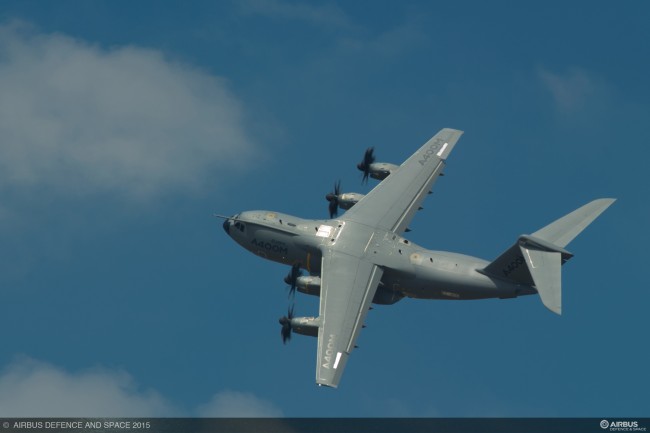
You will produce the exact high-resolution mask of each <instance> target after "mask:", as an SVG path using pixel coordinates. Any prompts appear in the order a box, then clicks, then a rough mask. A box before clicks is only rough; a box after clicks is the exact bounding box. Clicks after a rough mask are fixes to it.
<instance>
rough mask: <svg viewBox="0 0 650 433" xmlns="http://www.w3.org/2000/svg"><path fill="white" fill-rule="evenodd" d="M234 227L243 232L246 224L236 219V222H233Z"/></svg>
mask: <svg viewBox="0 0 650 433" xmlns="http://www.w3.org/2000/svg"><path fill="white" fill-rule="evenodd" d="M235 228H236V229H238V230H239V231H240V232H242V233H243V232H244V229H245V228H246V226H245V225H244V223H243V222H241V221H237V222H236V223H235Z"/></svg>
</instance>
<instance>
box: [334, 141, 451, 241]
mask: <svg viewBox="0 0 650 433" xmlns="http://www.w3.org/2000/svg"><path fill="white" fill-rule="evenodd" d="M462 134H463V131H459V130H457V129H450V128H445V129H442V130H440V132H438V133H437V134H436V135H434V136H433V137H432V138H431V139H430V140H429V141H427V142H426V143H425V144H424V145H423V146H422V147H421V148H420V149H419V150H418V151H417V152H415V153H414V154H413V155H411V157H410V158H409V159H407V160H406V161H404V163H403V164H402V165H401V166H400V167H399V169H397V170H396V171H395V172H394V173H392V174H391V175H390V176H388V177H387V178H386V179H385V180H383V181H382V182H381V183H380V184H379V185H377V186H376V187H375V188H374V189H373V190H372V191H370V193H368V194H367V195H366V196H365V197H363V198H362V199H361V200H359V202H358V203H357V204H355V205H354V207H352V209H350V210H348V211H347V212H346V213H345V215H343V218H342V219H344V220H350V221H355V222H359V223H361V224H365V225H368V226H371V227H373V228H379V229H384V230H388V231H392V232H394V233H399V234H401V233H402V232H404V230H406V228H407V226H408V225H409V223H410V222H411V220H412V219H413V216H414V215H415V213H416V212H417V210H418V209H419V208H420V205H421V204H422V202H423V201H424V199H425V197H426V196H427V194H428V193H429V191H431V187H432V186H433V184H434V182H435V181H436V179H437V178H438V175H439V174H440V173H441V172H442V169H443V168H444V166H445V160H446V159H447V156H449V153H450V152H451V151H452V149H453V148H454V146H455V145H456V142H457V141H458V139H459V138H460V136H461V135H462Z"/></svg>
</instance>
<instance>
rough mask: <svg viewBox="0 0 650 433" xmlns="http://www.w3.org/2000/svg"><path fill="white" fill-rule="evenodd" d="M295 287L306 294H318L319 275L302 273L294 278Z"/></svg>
mask: <svg viewBox="0 0 650 433" xmlns="http://www.w3.org/2000/svg"><path fill="white" fill-rule="evenodd" d="M296 288H297V289H298V291H299V292H301V293H306V294H307V295H314V296H318V295H320V277H312V276H311V275H307V276H305V275H302V276H300V277H298V278H297V279H296Z"/></svg>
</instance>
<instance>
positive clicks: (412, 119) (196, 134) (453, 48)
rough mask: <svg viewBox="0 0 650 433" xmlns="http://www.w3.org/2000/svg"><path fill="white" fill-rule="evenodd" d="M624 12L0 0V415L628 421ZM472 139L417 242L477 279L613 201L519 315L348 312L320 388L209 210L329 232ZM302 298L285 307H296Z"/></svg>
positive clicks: (635, 143)
mask: <svg viewBox="0 0 650 433" xmlns="http://www.w3.org/2000/svg"><path fill="white" fill-rule="evenodd" d="M649 14H650V6H648V4H647V3H644V2H626V3H624V4H620V3H614V2H595V3H594V2H591V3H584V2H576V3H572V4H566V2H551V3H545V4H544V5H542V4H536V5H530V4H523V3H522V4H521V5H519V4H513V3H512V2H489V3H486V2H471V1H470V2H447V3H438V4H436V3H432V2H400V3H399V4H397V3H395V2H376V3H373V6H372V7H369V5H368V4H367V3H362V2H338V3H337V2H329V1H328V2H308V3H299V2H294V1H284V0H250V1H241V2H234V1H233V2H227V1H226V2H201V1H197V2H192V3H191V4H189V6H188V5H181V3H179V2H149V1H141V2H121V1H106V2H101V1H93V2H82V1H78V2H75V1H61V2H47V3H43V2H36V1H4V2H3V3H2V5H1V6H0V137H1V138H0V305H1V306H2V314H0V336H1V337H0V342H1V344H0V416H16V415H32V416H52V415H55V416H84V415H85V416H160V415H168V416H234V415H263V416H292V417H302V416H326V417H328V416H361V417H366V416H558V417H572V416H579V417H612V416H620V417H622V416H626V417H630V416H649V415H650V412H649V409H650V408H649V406H648V399H647V389H648V386H649V385H650V376H649V375H648V369H647V366H648V365H650V352H649V351H648V344H647V341H646V340H647V333H648V324H649V322H648V315H647V311H648V308H649V307H650V305H649V303H650V290H649V287H648V283H647V276H646V273H645V270H646V267H647V264H646V259H647V257H648V253H647V251H646V249H645V246H646V245H648V243H649V242H650V236H649V230H648V228H647V221H648V220H649V219H650V204H649V203H650V201H649V200H648V197H649V196H650V194H649V193H650V188H649V185H650V182H648V181H647V179H646V177H647V173H648V170H647V166H648V163H647V161H648V157H649V156H650V153H649V152H648V143H650V130H649V129H648V120H649V119H650V87H649V85H648V80H647V77H648V75H649V74H648V69H649V62H650V59H649V58H648V56H647V41H648V40H649V38H650V30H649V28H648V26H647V22H648V17H649ZM443 127H452V128H458V129H462V130H464V131H465V135H464V136H463V137H462V139H461V141H460V142H459V144H458V145H457V146H456V148H455V150H454V153H453V154H452V155H451V157H450V158H449V160H448V167H447V169H446V174H447V175H446V176H445V177H444V178H442V179H441V180H440V181H439V182H438V183H437V184H436V187H435V191H434V194H433V195H432V196H431V197H429V199H428V200H427V202H426V203H425V209H424V210H423V211H422V212H420V213H419V214H418V215H417V217H416V219H415V220H414V222H413V224H412V228H413V232H412V233H410V234H409V235H410V238H411V239H412V240H413V241H414V242H416V243H418V244H420V245H423V246H425V247H428V248H431V249H435V250H446V251H455V252H461V253H465V254H470V255H474V256H478V257H481V258H485V259H492V258H494V257H496V256H497V255H498V254H499V253H500V252H502V251H503V250H504V249H506V248H508V247H509V246H510V245H511V243H512V242H513V241H514V240H515V239H516V237H517V236H518V235H519V234H522V233H531V232H533V231H535V230H537V229H539V228H540V227H542V226H544V225H546V224H547V223H549V222H551V221H553V220H554V219H556V218H558V217H560V216H562V215H564V214H565V213H567V212H569V211H571V210H573V209H575V208H577V207H579V206H581V205H582V204H584V203H587V202H588V201H590V200H592V199H595V198H600V197H615V198H617V199H618V201H617V202H616V203H615V204H614V205H613V206H612V207H611V208H610V209H608V210H607V211H606V212H605V213H604V214H603V215H602V216H601V217H600V218H599V219H598V220H596V221H595V222H594V223H593V225H592V226H590V227H589V228H588V229H587V230H585V232H583V233H582V234H581V235H580V236H579V237H578V238H577V239H576V240H575V241H574V242H573V243H571V244H570V245H569V250H570V251H572V252H573V253H574V254H575V257H574V258H573V259H572V260H571V261H570V262H569V263H568V264H567V265H566V266H565V267H564V268H563V269H564V272H563V286H564V308H563V311H564V314H563V316H562V317H557V316H555V315H554V314H552V313H550V312H549V311H547V310H546V309H545V308H544V307H543V306H542V304H541V302H540V301H539V299H538V298H537V297H534V296H530V297H525V298H520V299H514V300H501V301H499V300H488V301H475V302H443V301H415V300H408V299H406V300H404V301H401V302H399V303H397V304H395V305H393V306H388V307H386V306H378V307H376V308H375V309H374V310H373V311H371V313H370V314H369V316H368V319H367V325H368V327H367V329H365V330H364V332H363V333H362V335H361V337H360V339H359V342H358V344H359V345H360V349H359V350H357V351H355V353H354V355H353V356H352V357H351V359H350V362H349V363H348V366H347V369H346V373H345V376H344V378H343V381H342V384H341V387H340V388H339V389H338V390H330V389H319V388H317V387H316V386H315V384H314V367H315V350H316V341H315V340H314V339H311V338H308V337H302V336H295V338H293V339H292V341H291V342H290V344H288V345H287V346H283V345H282V342H281V339H280V327H279V325H278V323H277V320H278V318H279V317H280V316H282V315H283V314H285V312H286V309H287V304H288V301H287V295H286V293H287V292H286V287H285V284H284V282H283V281H282V278H283V277H284V275H285V274H286V272H287V270H288V269H286V268H285V267H283V266H280V265H278V264H275V263H270V262H264V261H261V260H259V259H257V258H256V257H254V256H252V255H250V254H249V253H247V252H246V251H244V250H242V249H241V248H240V247H239V246H237V245H236V244H235V243H233V242H232V241H231V240H230V239H229V238H228V237H227V236H226V235H225V233H224V232H223V230H222V229H221V224H220V222H219V221H217V220H215V219H213V218H212V217H211V214H212V213H214V212H217V213H222V214H233V213H236V212H239V211H242V210H251V209H272V210H277V211H281V212H286V213H290V214H295V215H298V216H301V217H305V218H324V217H326V215H327V202H326V201H325V200H324V195H325V194H326V193H327V192H329V190H330V189H331V188H332V185H333V183H334V182H335V181H336V180H337V179H341V180H342V184H343V189H344V190H348V191H357V192H367V191H368V188H369V187H371V186H372V185H373V184H372V182H371V183H370V185H369V186H368V187H366V186H362V185H361V182H360V181H361V174H360V173H359V172H358V171H357V170H356V167H355V165H356V163H357V162H358V161H359V160H360V159H361V156H362V154H363V151H364V150H365V148H366V147H368V146H375V148H376V154H377V156H378V159H379V160H381V161H387V162H393V163H397V164H399V163H401V162H402V161H403V160H404V159H405V158H406V157H408V156H409V155H410V154H411V153H412V152H413V151H414V150H415V149H417V148H418V147H419V146H420V145H421V144H422V143H424V142H425V141H426V140H427V139H428V138H429V137H431V136H432V135H433V134H435V133H436V132H437V131H438V130H439V129H440V128H443ZM317 306H318V300H317V299H316V298H313V297H307V296H306V295H300V294H299V295H298V296H297V300H296V312H297V314H300V315H313V314H316V312H317Z"/></svg>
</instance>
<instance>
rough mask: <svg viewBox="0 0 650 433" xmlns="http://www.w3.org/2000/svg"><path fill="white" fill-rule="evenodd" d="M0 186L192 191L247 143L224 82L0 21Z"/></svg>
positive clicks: (158, 59) (235, 160) (138, 195)
mask: <svg viewBox="0 0 650 433" xmlns="http://www.w3.org/2000/svg"><path fill="white" fill-rule="evenodd" d="M0 95H2V96H1V97H0V137H1V140H0V192H1V191H2V190H4V191H8V190H15V189H16V188H25V187H28V188H34V189H38V190H46V191H48V192H56V193H58V194H64V195H67V196H77V195H85V194H89V193H90V194H93V193H101V194H105V193H109V194H113V195H117V196H120V197H127V198H131V199H143V198H144V199H148V198H152V197H156V196H158V195H160V194H161V193H164V192H166V191H168V190H170V189H171V190H184V191H188V190H189V191H192V190H195V189H197V188H200V187H202V186H204V185H205V182H206V181H207V179H208V178H210V179H211V180H213V179H214V174H215V173H218V172H219V171H222V170H225V169H230V168H232V167H237V166H241V165H243V163H244V161H245V159H246V157H247V156H248V155H250V154H251V153H252V151H253V148H254V145H253V143H252V141H251V139H250V138H249V137H248V136H247V134H246V132H245V126H246V125H245V120H244V114H243V105H242V102H241V101H240V100H239V99H238V98H237V97H236V96H235V95H234V94H233V92H232V91H231V90H230V89H229V87H228V84H227V82H226V81H225V80H224V79H222V78H219V77H216V76H213V75H210V74H208V73H207V72H205V71H202V70H199V69H196V68H193V67H191V66H189V65H186V64H181V63H178V62H174V61H171V60H169V59H168V58H166V57H165V56H164V55H163V54H162V53H161V52H159V51H156V50H152V49H145V48H140V47H135V46H125V47H115V48H111V49H105V48H102V47H99V46H96V45H91V44H88V43H86V42H83V41H80V40H78V39H74V38H71V37H68V36H65V35H62V34H45V33H41V32H38V31H36V30H35V29H33V28H31V27H30V26H28V25H26V24H24V23H15V22H14V23H11V24H5V25H0Z"/></svg>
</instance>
